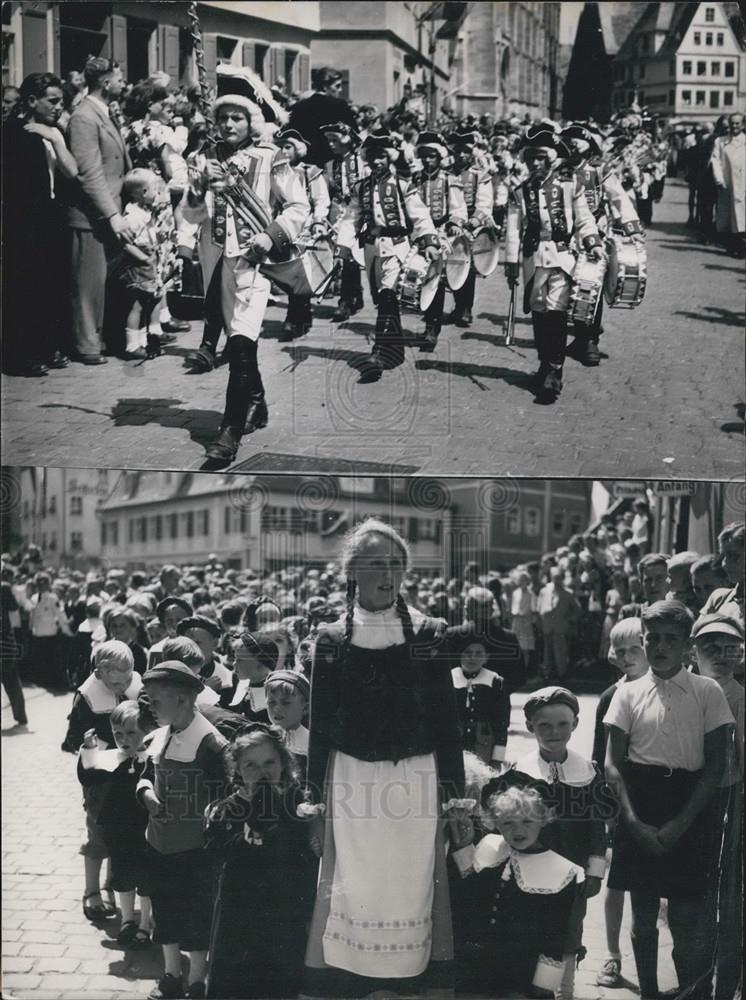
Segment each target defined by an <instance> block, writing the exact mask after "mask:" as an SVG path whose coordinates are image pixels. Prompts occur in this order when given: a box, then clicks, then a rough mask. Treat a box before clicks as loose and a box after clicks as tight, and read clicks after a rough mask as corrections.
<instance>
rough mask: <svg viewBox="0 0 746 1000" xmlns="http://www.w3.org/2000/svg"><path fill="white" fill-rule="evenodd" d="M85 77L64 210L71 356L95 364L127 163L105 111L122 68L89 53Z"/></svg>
mask: <svg viewBox="0 0 746 1000" xmlns="http://www.w3.org/2000/svg"><path fill="white" fill-rule="evenodd" d="M85 81H86V84H87V86H88V95H87V96H86V97H85V98H84V99H83V100H82V101H81V102H80V104H79V105H78V106H77V107H76V108H75V111H73V114H72V117H71V118H70V125H69V128H68V139H69V145H70V151H71V152H72V154H73V156H74V157H75V160H76V162H77V164H78V183H77V184H76V185H75V187H74V190H73V193H72V196H71V204H70V212H69V224H70V228H71V230H72V255H71V256H72V333H73V343H74V347H75V351H76V354H77V360H78V361H81V362H82V363H83V364H87V365H101V364H105V363H106V358H104V357H103V355H102V353H101V350H102V338H101V331H102V327H103V321H104V295H105V288H106V255H107V252H110V251H111V250H112V249H113V248H115V247H116V245H117V243H118V242H119V241H120V240H125V241H126V240H128V239H131V238H132V235H133V234H132V233H131V231H130V228H129V225H128V223H127V222H126V221H125V219H124V218H123V216H122V214H121V208H122V200H121V191H122V181H123V180H124V175H125V173H126V172H127V170H128V169H129V166H130V164H129V158H128V156H127V151H126V148H125V145H124V142H123V140H122V137H121V135H120V133H119V129H118V128H117V126H116V125H115V123H114V122H113V121H112V120H111V117H110V115H109V101H111V100H115V99H116V98H117V97H118V96H119V94H120V93H121V91H122V86H123V83H124V81H123V77H122V71H121V70H120V69H119V67H118V66H117V65H116V64H115V63H112V62H111V61H110V60H108V59H102V58H90V59H89V60H88V62H87V63H86V67H85Z"/></svg>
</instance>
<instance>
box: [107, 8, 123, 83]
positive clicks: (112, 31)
mask: <svg viewBox="0 0 746 1000" xmlns="http://www.w3.org/2000/svg"><path fill="white" fill-rule="evenodd" d="M109 52H110V53H111V58H112V59H113V60H114V62H117V63H119V65H120V66H121V67H122V68H123V69H124V70H125V75H126V70H127V18H126V17H122V16H121V14H112V15H111V17H110V18H109Z"/></svg>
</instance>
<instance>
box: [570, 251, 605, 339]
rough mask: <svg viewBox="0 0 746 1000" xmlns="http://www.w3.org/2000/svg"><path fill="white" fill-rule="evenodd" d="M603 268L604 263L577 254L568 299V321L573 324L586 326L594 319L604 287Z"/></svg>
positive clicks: (583, 254) (585, 255) (582, 254)
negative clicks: (571, 287)
mask: <svg viewBox="0 0 746 1000" xmlns="http://www.w3.org/2000/svg"><path fill="white" fill-rule="evenodd" d="M605 268H606V262H605V261H603V260H595V259H594V258H593V257H589V256H588V255H587V254H585V253H580V254H578V259H577V261H576V263H575V270H574V271H573V273H572V280H573V289H572V295H571V297H570V320H571V321H572V322H573V323H582V324H584V325H588V324H590V323H592V322H593V320H594V319H595V317H596V312H597V311H598V304H599V302H600V301H601V292H602V291H603V287H604V270H605Z"/></svg>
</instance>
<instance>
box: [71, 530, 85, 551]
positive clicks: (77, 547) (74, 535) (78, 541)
mask: <svg viewBox="0 0 746 1000" xmlns="http://www.w3.org/2000/svg"><path fill="white" fill-rule="evenodd" d="M70 551H71V552H82V551H83V532H82V531H71V532H70Z"/></svg>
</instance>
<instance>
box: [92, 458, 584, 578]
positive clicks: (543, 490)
mask: <svg viewBox="0 0 746 1000" xmlns="http://www.w3.org/2000/svg"><path fill="white" fill-rule="evenodd" d="M589 513H590V484H587V483H580V484H578V483H573V482H569V481H568V482H565V481H562V482H560V481H558V482H546V483H544V482H539V483H537V482H536V481H533V480H505V481H499V480H495V481H490V480H486V481H479V480H451V479H449V480H437V479H422V480H417V479H406V478H401V479H400V478H392V479H388V478H384V477H375V478H374V477H364V476H357V477H350V478H345V477H343V476H337V477H334V476H330V477H325V478H324V479H319V478H318V477H313V476H307V477H304V476H299V477H290V476H259V477H255V476H242V477H235V476H228V477H225V476H219V475H194V474H191V473H168V472H162V473H155V472H153V473H123V474H122V478H121V479H120V481H119V483H118V485H117V488H116V489H115V490H114V491H113V492H112V494H111V496H110V497H109V499H108V500H107V501H106V503H105V504H104V505H103V506H102V507H101V509H100V511H99V519H100V531H101V552H102V555H103V558H104V560H105V561H106V562H107V563H109V564H113V565H127V566H129V567H130V568H149V569H155V568H157V567H158V566H160V565H162V564H163V563H164V562H173V563H176V564H182V565H183V564H191V563H199V562H201V561H204V560H205V559H206V558H207V557H208V555H211V554H215V555H217V556H218V558H219V559H221V560H222V561H223V562H225V563H226V564H227V565H229V566H232V567H234V568H237V569H238V568H251V569H253V570H254V571H256V572H263V571H265V570H274V569H277V568H279V567H282V566H288V565H298V564H303V565H306V566H314V567H323V566H325V565H326V563H327V562H330V561H334V560H338V559H339V555H340V551H341V546H342V540H343V538H344V535H345V532H346V531H348V530H349V529H350V528H351V527H353V526H354V525H355V524H356V523H357V522H358V521H360V520H362V519H363V518H365V517H371V516H375V517H381V518H383V519H384V520H385V521H387V522H388V523H390V524H392V525H393V526H394V527H395V528H396V530H397V531H399V532H400V533H401V534H402V535H403V536H404V537H405V538H406V539H407V541H408V543H409V545H410V548H411V552H412V565H413V567H414V568H415V569H417V570H421V571H425V572H435V573H438V574H442V575H446V576H452V575H459V574H460V573H461V572H462V571H463V568H464V565H465V564H466V563H467V562H471V561H477V562H478V563H479V564H480V566H481V567H482V568H483V570H484V571H486V570H488V569H500V570H503V569H509V568H511V567H512V566H514V565H516V564H517V563H520V562H525V561H528V560H531V559H537V558H540V556H541V555H542V553H543V552H545V551H546V550H547V549H552V548H555V547H556V546H557V545H560V544H562V543H563V542H564V541H566V539H567V538H568V537H569V536H570V535H571V534H573V533H574V532H576V531H582V530H583V529H584V528H585V527H586V526H587V524H588V518H589Z"/></svg>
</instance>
